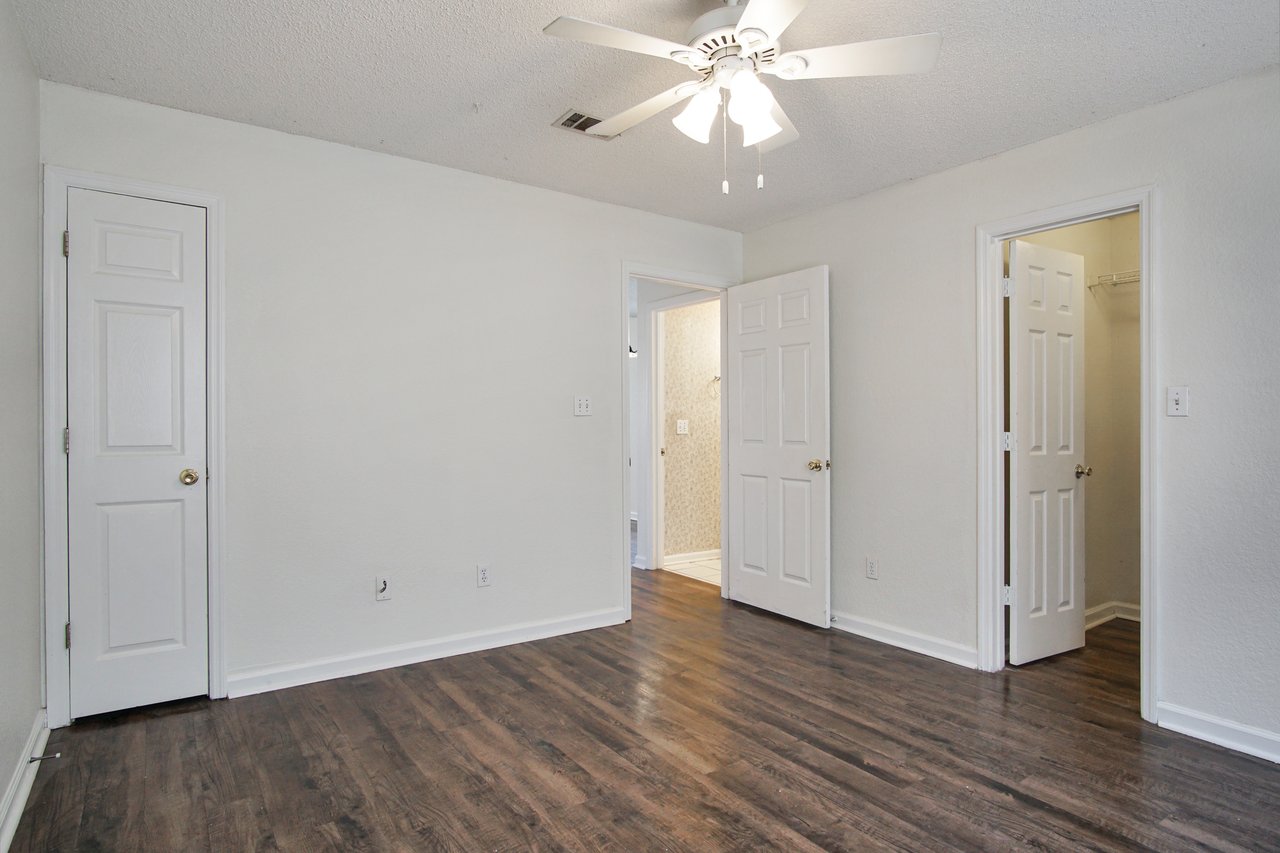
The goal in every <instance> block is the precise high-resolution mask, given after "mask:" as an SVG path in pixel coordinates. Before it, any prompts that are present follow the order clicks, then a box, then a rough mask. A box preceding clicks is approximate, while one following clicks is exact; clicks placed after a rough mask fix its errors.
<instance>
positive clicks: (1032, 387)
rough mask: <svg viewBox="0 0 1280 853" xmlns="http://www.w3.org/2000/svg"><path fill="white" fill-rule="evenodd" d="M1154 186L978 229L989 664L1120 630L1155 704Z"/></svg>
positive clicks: (1026, 658)
mask: <svg viewBox="0 0 1280 853" xmlns="http://www.w3.org/2000/svg"><path fill="white" fill-rule="evenodd" d="M1150 200H1151V192H1150V190H1139V191H1134V192H1130V193H1124V194H1120V195H1117V196H1114V197H1110V198H1106V199H1099V200H1095V201H1092V202H1081V203H1080V204H1076V205H1069V206H1067V207H1064V208H1059V209H1056V210H1052V211H1046V212H1043V213H1040V214H1033V215H1028V216H1025V217H1020V218H1019V219H1017V220H1013V221H1010V222H1006V223H997V224H995V225H992V226H988V227H985V228H980V229H979V298H980V300H983V302H984V303H985V304H982V305H980V308H979V333H980V334H979V359H980V368H981V374H980V375H981V376H982V377H983V380H984V381H983V382H982V383H980V388H979V398H980V399H979V404H980V405H979V412H980V423H979V426H980V430H979V432H980V440H981V441H983V442H984V443H985V441H986V440H988V439H989V440H990V441H991V444H992V446H993V447H994V450H995V452H990V450H988V449H987V448H984V447H982V446H981V445H980V448H979V449H980V453H979V462H980V471H981V472H982V477H981V478H980V495H979V516H980V542H979V545H980V548H979V550H980V553H979V556H980V562H981V565H982V566H983V570H982V571H981V572H980V574H979V584H980V590H979V592H980V596H979V609H980V612H979V622H980V636H979V658H980V666H981V668H983V669H987V670H992V671H994V670H998V669H1001V668H1003V666H1004V665H1005V664H1006V663H1009V664H1013V665H1022V664H1026V663H1031V662H1033V661H1038V660H1047V661H1049V662H1050V665H1052V661H1053V659H1054V656H1056V655H1058V654H1060V653H1063V652H1067V651H1070V650H1072V649H1076V648H1080V647H1082V646H1085V645H1086V644H1087V643H1088V642H1090V640H1091V638H1095V634H1090V633H1089V631H1091V630H1092V631H1097V632H1098V633H1097V635H1096V637H1097V638H1100V639H1101V640H1102V641H1104V642H1112V641H1114V640H1115V638H1114V637H1110V635H1109V633H1108V632H1110V633H1117V632H1118V633H1119V634H1125V635H1126V636H1130V637H1131V639H1132V640H1133V642H1131V643H1129V646H1130V647H1132V646H1133V645H1138V646H1140V652H1139V657H1140V660H1139V661H1137V662H1136V663H1137V667H1136V669H1137V671H1138V672H1139V673H1140V680H1141V684H1142V703H1141V704H1142V712H1143V716H1144V717H1145V718H1147V719H1153V718H1154V711H1155V695H1156V692H1155V689H1154V688H1155V685H1154V683H1153V678H1152V675H1153V672H1154V663H1153V661H1154V648H1153V645H1154V644H1153V643H1152V642H1151V638H1152V637H1153V636H1154V623H1155V620H1156V617H1157V614H1156V613H1155V612H1154V610H1153V608H1152V606H1151V605H1152V602H1153V601H1154V600H1155V599H1154V594H1153V587H1154V576H1153V572H1152V553H1151V547H1150V543H1151V539H1150V530H1151V517H1152V513H1153V507H1152V502H1151V496H1152V494H1153V492H1152V485H1153V478H1154V467H1153V466H1152V464H1151V452H1150V449H1151V447H1152V444H1153V442H1152V439H1153V432H1154V417H1153V415H1154V408H1153V401H1154V399H1155V398H1156V395H1155V394H1154V393H1153V377H1152V375H1151V367H1150V366H1151V358H1150V354H1151V352H1152V351H1153V342H1152V337H1153V335H1152V329H1151V324H1150V317H1151V316H1152V311H1151V305H1152V303H1153V291H1154V289H1155V275H1154V271H1153V270H1152V268H1151V264H1150V257H1151V256H1150V238H1149V235H1150V232H1151V221H1150V214H1151V205H1150ZM987 299H992V301H990V302H988V301H986V300H987ZM992 307H994V311H992V310H991V308H992ZM1117 619H1118V620H1122V621H1121V622H1117V623H1116V624H1115V625H1109V623H1111V622H1112V621H1113V620H1117ZM1133 623H1139V624H1138V626H1136V630H1135V626H1134V625H1133ZM1124 626H1128V627H1127V628H1126V627H1124ZM1103 634H1107V635H1108V636H1106V637H1103V636H1102V635H1103ZM1139 636H1140V642H1138V638H1139Z"/></svg>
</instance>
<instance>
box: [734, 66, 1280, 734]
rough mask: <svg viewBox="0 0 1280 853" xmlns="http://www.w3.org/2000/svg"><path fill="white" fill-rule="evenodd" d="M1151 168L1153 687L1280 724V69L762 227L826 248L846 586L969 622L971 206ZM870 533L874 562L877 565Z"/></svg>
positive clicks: (811, 249)
mask: <svg viewBox="0 0 1280 853" xmlns="http://www.w3.org/2000/svg"><path fill="white" fill-rule="evenodd" d="M1145 184H1154V185H1156V187H1157V191H1158V202H1157V203H1158V208H1159V209H1158V211H1157V215H1158V219H1157V221H1156V233H1155V241H1156V242H1155V262H1156V264H1157V265H1158V273H1159V279H1158V280H1157V281H1156V282H1155V283H1154V285H1153V286H1155V287H1157V288H1158V297H1157V299H1158V308H1157V315H1156V317H1155V318H1154V321H1155V324H1156V327H1157V329H1158V334H1159V348H1158V351H1157V353H1156V364H1155V368H1156V371H1157V375H1158V381H1159V383H1160V385H1161V386H1165V385H1189V386H1191V389H1192V414H1191V417H1189V418H1185V419H1168V418H1163V417H1162V418H1160V419H1159V420H1158V423H1157V424H1156V427H1157V436H1158V441H1159V449H1158V465H1159V470H1160V484H1159V490H1158V494H1157V496H1156V497H1157V500H1158V502H1159V503H1158V505H1159V518H1158V522H1157V529H1156V530H1155V531H1154V534H1155V543H1156V548H1157V555H1156V559H1157V565H1156V572H1157V575H1158V583H1159V591H1158V596H1159V601H1158V607H1159V611H1160V614H1159V632H1160V639H1159V648H1158V653H1159V667H1160V669H1159V672H1158V674H1157V677H1158V682H1159V698H1160V699H1161V700H1162V701H1163V702H1165V703H1172V704H1174V705H1178V706H1183V707H1185V708H1188V709H1192V710H1193V711H1195V712H1198V713H1200V714H1207V715H1212V716H1215V717H1218V718H1222V719H1225V720H1227V721H1231V722H1235V723H1241V724H1248V725H1252V726H1255V727H1258V728H1260V729H1263V730H1266V731H1270V732H1272V733H1276V732H1280V679H1278V678H1277V677H1276V672H1277V661H1280V620H1277V618H1276V614H1277V613H1278V612H1280V572H1277V571H1276V557H1275V555H1276V553H1277V550H1280V525H1278V524H1277V521H1276V519H1277V518H1280V440H1278V439H1277V435H1280V432H1277V430H1276V424H1277V423H1280V383H1278V382H1277V381H1276V376H1277V373H1280V335H1277V334H1276V331H1275V323H1276V318H1277V317H1280V287H1278V286H1277V279H1276V270H1277V269H1280V240H1278V239H1277V235H1278V234H1280V205H1277V204H1276V199H1277V198H1280V71H1277V70H1276V69H1271V70H1269V71H1267V72H1265V73H1261V74H1258V75H1253V76H1249V77H1245V78H1241V79H1238V80H1235V81H1232V82H1230V83H1226V84H1223V85H1221V86H1217V87H1214V88H1211V89H1207V90H1204V91H1201V92H1197V93H1193V94H1191V95H1188V96H1186V97H1182V98H1179V99H1176V100H1173V101H1169V102H1166V103H1163V104H1159V105H1156V106H1153V107H1150V108H1147V109H1144V110H1140V111H1138V112H1134V113H1130V114H1127V115H1123V116H1120V117H1117V118H1114V119H1111V120H1108V121H1105V122H1102V123H1100V124H1097V125H1093V126H1091V127H1087V128H1083V129H1081V130H1077V131H1074V132H1071V133H1067V134H1064V135H1061V136H1057V137H1053V138H1051V139H1046V140H1043V141H1041V142H1037V143H1035V144H1033V145H1029V146H1026V147H1024V148H1019V149H1016V150H1013V151H1009V152H1006V153H1004V154H1001V155H999V156H996V157H992V158H990V159H987V160H983V161H980V162H977V163H971V164H969V165H966V166H962V167H960V168H956V169H951V170H949V171H946V172H942V173H940V174H936V175H933V176H930V177H927V178H923V179H921V180H918V181H912V182H910V183H906V184H900V185H898V186H894V187H891V188H889V189H886V190H883V191H881V192H877V193H874V194H872V195H868V196H865V197H862V198H859V199H855V200H853V201H850V202H846V203H843V204H839V205H835V206H832V207H828V208H825V209H822V210H817V211H814V212H812V213H810V214H807V215H805V216H802V217H799V218H796V219H793V220H790V221H788V222H784V223H781V224H779V225H776V226H773V227H770V228H766V229H763V230H761V231H758V232H755V233H752V234H749V235H748V236H747V238H746V243H745V261H744V265H745V273H746V277H747V278H748V279H758V278H763V277H765V276H770V275H774V274H777V273H781V272H785V271H788V270H794V269H800V268H804V267H809V266H814V265H816V264H829V265H830V267H831V332H832V334H831V352H832V375H831V385H832V391H833V393H832V404H833V410H832V426H833V431H834V432H833V440H832V444H833V457H832V458H833V459H834V460H837V461H838V462H837V465H836V467H835V468H834V469H833V471H832V499H833V515H834V523H833V533H832V548H833V558H834V572H833V573H834V606H835V609H836V610H837V611H844V612H848V613H851V614H854V615H855V616H858V617H860V618H864V619H868V620H875V621H878V622H881V623H885V624H887V625H889V626H893V627H895V628H897V629H900V630H905V631H912V632H917V633H919V634H924V635H929V636H932V637H936V638H938V639H941V640H943V641H944V642H952V643H959V644H963V645H964V646H966V647H970V648H973V647H975V646H976V639H977V635H976V631H977V624H976V603H975V597H976V589H977V577H976V568H975V564H976V560H977V544H976V540H977V535H976V529H977V509H976V494H977V456H976V435H977V412H976V390H975V389H976V387H977V368H976V349H977V344H976V340H975V334H976V331H975V329H976V321H975V313H976V305H975V303H974V300H975V298H976V297H975V292H976V290H975V282H974V276H975V272H974V270H975V261H974V244H975V236H974V235H975V229H976V227H977V226H978V225H979V224H980V223H988V222H994V221H997V220H1000V219H1004V218H1008V217H1011V216H1014V215H1019V214H1022V213H1025V212H1027V211H1033V210H1039V209H1045V208H1049V207H1052V206H1056V205H1061V204H1064V203H1067V202H1071V201H1075V200H1079V199H1085V198H1091V197H1097V196H1102V195H1105V194H1108V193H1112V192H1115V191H1119V190H1125V189H1130V188H1133V187H1137V186H1141V185H1145ZM867 554H875V555H877V556H878V557H879V559H880V580H878V581H871V580H867V579H866V578H865V577H863V574H864V573H863V572H862V571H861V566H862V564H863V559H864V557H865V555H867Z"/></svg>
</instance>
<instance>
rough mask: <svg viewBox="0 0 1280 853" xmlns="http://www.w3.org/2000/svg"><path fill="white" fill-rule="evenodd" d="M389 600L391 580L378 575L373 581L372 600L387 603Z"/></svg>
mask: <svg viewBox="0 0 1280 853" xmlns="http://www.w3.org/2000/svg"><path fill="white" fill-rule="evenodd" d="M390 598H391V578H389V577H387V576H386V575H378V576H377V577H376V578H374V579H373V600H374V601H387V600H388V599H390Z"/></svg>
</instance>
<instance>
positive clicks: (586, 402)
mask: <svg viewBox="0 0 1280 853" xmlns="http://www.w3.org/2000/svg"><path fill="white" fill-rule="evenodd" d="M573 416H574V417H575V418H589V417H591V398H590V397H574V398H573Z"/></svg>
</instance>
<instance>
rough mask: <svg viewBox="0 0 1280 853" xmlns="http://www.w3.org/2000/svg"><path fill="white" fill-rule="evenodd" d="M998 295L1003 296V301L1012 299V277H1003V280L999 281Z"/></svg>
mask: <svg viewBox="0 0 1280 853" xmlns="http://www.w3.org/2000/svg"><path fill="white" fill-rule="evenodd" d="M1000 295H1001V296H1003V297H1004V298H1005V299H1010V298H1012V297H1013V278H1012V277H1010V276H1005V277H1004V278H1002V279H1000Z"/></svg>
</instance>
